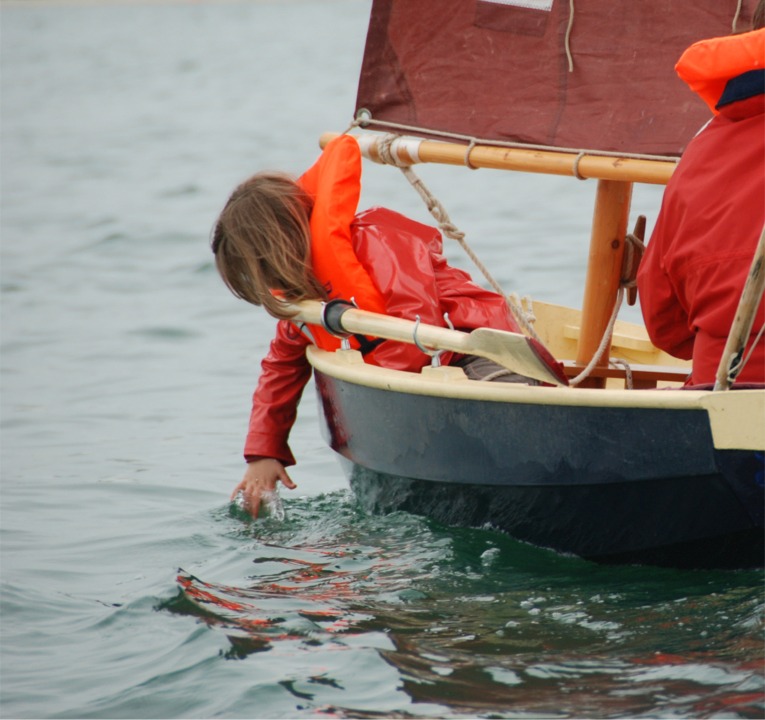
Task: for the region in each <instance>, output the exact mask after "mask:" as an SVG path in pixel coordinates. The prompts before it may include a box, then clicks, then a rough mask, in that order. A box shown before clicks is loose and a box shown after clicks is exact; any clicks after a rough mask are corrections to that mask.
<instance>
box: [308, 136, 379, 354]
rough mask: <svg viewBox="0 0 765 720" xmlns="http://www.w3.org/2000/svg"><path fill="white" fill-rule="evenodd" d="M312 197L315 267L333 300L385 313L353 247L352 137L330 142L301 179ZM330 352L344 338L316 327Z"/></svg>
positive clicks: (356, 164) (357, 160)
mask: <svg viewBox="0 0 765 720" xmlns="http://www.w3.org/2000/svg"><path fill="white" fill-rule="evenodd" d="M298 184H299V185H300V186H301V187H302V188H303V189H304V190H305V191H306V192H307V193H308V194H309V195H310V196H311V197H312V198H313V201H314V205H313V211H312V213H311V265H312V266H313V271H314V274H315V275H316V278H317V279H318V280H319V282H321V283H322V285H324V287H325V288H326V290H327V294H328V295H329V297H330V299H333V300H334V299H338V298H342V299H344V300H351V299H353V300H355V302H356V304H357V305H358V306H359V307H360V308H361V309H363V310H369V311H372V312H379V313H384V312H385V300H384V298H383V296H382V294H381V293H380V291H379V290H378V289H377V287H376V286H375V284H374V282H373V281H372V278H371V277H370V275H369V273H368V272H367V271H366V269H365V268H364V266H363V265H362V264H361V262H359V259H358V257H356V252H355V250H354V249H353V240H352V234H351V223H352V222H353V219H354V218H355V216H356V209H357V208H358V203H359V197H360V195H361V150H360V149H359V145H358V142H357V141H356V139H355V138H353V137H351V136H350V135H341V136H339V137H337V138H335V139H334V140H332V141H331V142H329V143H328V144H327V146H326V147H325V148H324V152H322V154H321V155H320V157H319V159H318V160H317V161H316V162H315V163H314V165H313V166H312V167H311V168H309V169H308V170H307V171H306V172H305V173H304V174H303V175H302V177H300V179H299V180H298ZM311 333H312V335H313V339H314V341H315V342H316V344H317V345H318V346H319V347H321V348H323V349H325V350H334V349H336V348H338V347H339V346H340V340H339V339H338V338H336V337H334V336H332V335H330V334H329V333H328V332H327V331H326V330H324V329H323V328H321V327H314V326H312V327H311Z"/></svg>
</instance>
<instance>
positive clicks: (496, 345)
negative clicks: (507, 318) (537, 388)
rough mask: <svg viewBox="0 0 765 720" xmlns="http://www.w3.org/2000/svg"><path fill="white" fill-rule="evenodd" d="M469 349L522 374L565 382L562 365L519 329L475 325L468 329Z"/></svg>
mask: <svg viewBox="0 0 765 720" xmlns="http://www.w3.org/2000/svg"><path fill="white" fill-rule="evenodd" d="M469 337H470V341H469V342H470V351H471V352H472V353H473V354H474V355H480V356H481V357H486V358H489V359H490V360H493V361H494V362H495V363H498V364H499V365H502V366H503V367H506V368H508V369H509V370H512V371H513V372H516V373H518V374H519V375H525V376H526V377H530V378H533V379H534V380H539V381H540V382H543V383H548V384H550V385H568V379H567V378H566V375H565V373H564V372H563V368H562V367H561V366H560V364H559V363H558V362H557V361H556V360H555V359H554V358H553V357H552V356H551V355H550V354H549V353H548V352H547V351H546V350H545V348H544V347H543V346H542V345H541V344H539V343H535V342H534V341H533V340H532V339H531V338H528V337H526V336H525V335H521V334H520V333H512V332H506V331H504V330H492V329H491V328H478V329H477V330H473V331H472V332H471V333H469Z"/></svg>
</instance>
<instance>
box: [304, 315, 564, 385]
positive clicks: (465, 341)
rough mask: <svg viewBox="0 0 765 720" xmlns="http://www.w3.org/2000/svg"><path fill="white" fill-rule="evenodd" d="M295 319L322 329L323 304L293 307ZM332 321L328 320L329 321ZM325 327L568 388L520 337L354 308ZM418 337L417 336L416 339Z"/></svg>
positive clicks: (528, 339) (334, 318)
mask: <svg viewBox="0 0 765 720" xmlns="http://www.w3.org/2000/svg"><path fill="white" fill-rule="evenodd" d="M292 309H293V310H295V311H296V314H295V319H296V320H301V321H302V322H306V323H310V324H313V325H322V324H323V322H322V314H323V309H324V304H323V303H320V302H317V301H314V300H305V301H303V302H301V303H298V304H295V305H293V306H292ZM328 320H329V318H328ZM325 327H328V329H330V330H331V331H333V330H334V331H335V332H336V334H337V331H338V330H340V331H345V332H346V333H350V334H355V333H358V334H361V335H369V336H373V337H379V338H385V339H386V340H397V341H399V342H406V343H412V344H417V343H418V342H419V344H420V345H421V346H423V347H426V348H431V349H433V350H451V351H452V352H457V353H462V354H465V355H478V356H480V357H484V358H488V359H489V360H493V361H494V362H496V363H499V364H500V365H502V366H503V367H506V368H508V369H509V370H512V371H513V372H516V373H519V374H520V375H525V376H526V377H530V378H534V379H535V380H539V381H541V382H545V383H550V384H552V385H566V384H567V381H566V377H565V375H564V374H563V372H562V371H561V373H560V375H558V374H556V373H555V370H554V369H553V368H552V367H550V365H549V364H548V363H547V362H545V361H544V360H543V358H542V357H541V356H540V354H539V353H538V352H537V350H536V349H535V348H534V346H533V344H532V341H531V340H530V338H528V337H526V336H525V335H521V334H520V333H512V332H506V331H504V330H492V329H490V328H479V329H477V330H473V331H472V332H469V333H466V332H461V331H460V330H450V329H448V328H443V327H437V326H436V325H426V324H424V323H419V324H418V323H415V322H413V321H411V320H402V319H401V318H395V317H390V316H389V315H381V314H379V313H373V312H368V311H366V310H358V309H356V308H353V307H348V308H341V310H340V311H339V312H335V313H333V319H332V320H331V321H329V322H328V324H327V325H325ZM415 333H416V335H415Z"/></svg>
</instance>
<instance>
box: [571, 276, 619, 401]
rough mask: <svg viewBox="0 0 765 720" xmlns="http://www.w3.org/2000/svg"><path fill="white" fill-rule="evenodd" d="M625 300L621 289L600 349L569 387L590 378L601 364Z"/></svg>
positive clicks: (617, 294)
mask: <svg viewBox="0 0 765 720" xmlns="http://www.w3.org/2000/svg"><path fill="white" fill-rule="evenodd" d="M623 299H624V288H621V287H620V288H619V290H618V291H617V293H616V302H615V303H614V310H613V312H612V313H611V319H610V320H609V321H608V325H606V329H605V332H604V333H603V337H602V338H601V340H600V345H599V346H598V349H597V350H596V351H595V354H594V355H593V356H592V360H590V362H589V363H588V365H587V367H586V368H585V369H584V370H582V372H580V373H579V374H578V375H577V376H576V377H575V378H573V379H572V380H569V381H568V384H569V385H572V386H576V385H579V383H581V382H582V380H585V379H586V378H588V377H589V375H590V373H591V372H592V371H593V370H594V369H595V367H596V365H597V364H598V363H599V362H600V358H601V356H602V355H603V353H604V352H605V351H606V347H608V345H609V343H610V342H611V336H612V335H613V332H614V325H615V324H616V316H617V315H618V314H619V309H620V308H621V306H622V300H623Z"/></svg>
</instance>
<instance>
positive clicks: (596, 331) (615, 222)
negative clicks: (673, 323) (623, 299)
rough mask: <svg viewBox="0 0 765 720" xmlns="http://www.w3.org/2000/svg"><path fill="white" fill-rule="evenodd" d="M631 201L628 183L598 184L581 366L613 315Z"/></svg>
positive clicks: (600, 383)
mask: <svg viewBox="0 0 765 720" xmlns="http://www.w3.org/2000/svg"><path fill="white" fill-rule="evenodd" d="M631 200H632V183H631V182H624V181H621V180H598V189H597V193H596V196H595V209H594V212H593V218H592V233H591V236H590V255H589V259H588V262H587V279H586V281H585V288H584V300H583V301H582V326H581V330H580V334H579V346H578V348H577V355H576V361H577V363H578V364H580V365H583V366H584V365H587V364H588V363H589V362H590V360H591V359H592V357H593V356H594V355H595V353H596V352H597V350H598V347H599V346H600V343H601V341H602V340H603V338H604V335H605V332H606V328H607V327H608V323H609V321H610V319H611V314H612V313H613V309H614V303H615V302H616V294H617V292H618V290H619V285H620V282H621V274H622V262H623V259H624V245H625V238H626V236H627V222H628V220H629V213H630V202H631ZM610 346H611V343H610V341H609V342H608V343H607V346H606V348H605V349H604V350H603V354H602V356H601V359H600V361H599V362H598V363H597V366H596V367H604V366H606V365H608V353H609V349H610ZM579 387H605V378H587V379H585V380H584V381H582V383H580V385H579Z"/></svg>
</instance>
